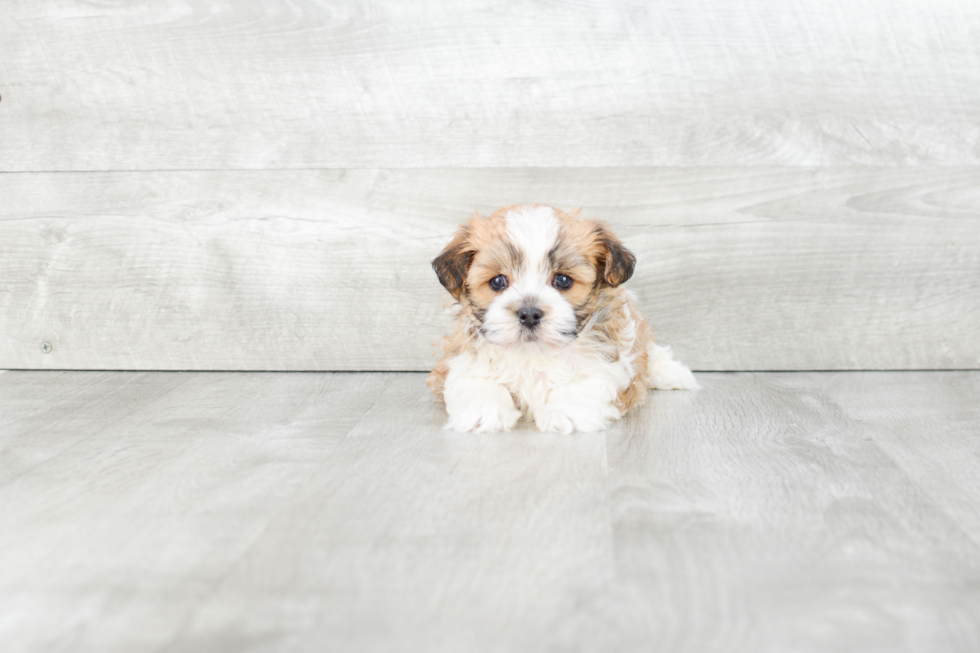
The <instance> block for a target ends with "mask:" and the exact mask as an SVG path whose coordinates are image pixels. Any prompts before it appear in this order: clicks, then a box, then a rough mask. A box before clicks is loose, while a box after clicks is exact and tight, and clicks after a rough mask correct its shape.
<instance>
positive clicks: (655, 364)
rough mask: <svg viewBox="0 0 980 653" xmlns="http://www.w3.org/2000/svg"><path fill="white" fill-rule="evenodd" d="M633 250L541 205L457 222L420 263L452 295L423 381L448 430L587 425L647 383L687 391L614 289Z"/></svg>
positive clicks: (623, 406)
mask: <svg viewBox="0 0 980 653" xmlns="http://www.w3.org/2000/svg"><path fill="white" fill-rule="evenodd" d="M635 263H636V258H635V257H634V256H633V254H632V253H631V252H630V251H629V250H628V249H626V248H625V247H623V244H622V243H621V242H620V241H619V240H618V239H617V238H616V237H615V236H614V235H613V234H612V232H610V231H609V228H608V227H607V226H606V225H605V224H603V223H601V222H596V221H593V220H581V219H579V218H578V216H577V215H568V214H566V213H563V212H561V211H558V210H556V209H553V208H551V207H548V206H540V205H519V206H509V207H505V208H502V209H500V210H499V211H497V212H496V213H494V214H493V215H491V216H490V217H489V218H483V217H480V215H479V214H477V215H476V216H475V217H474V218H473V219H471V220H470V221H469V222H468V223H467V224H465V225H463V226H462V227H460V229H459V231H458V232H457V233H456V235H455V237H454V238H453V239H452V241H451V242H450V243H449V245H448V246H447V247H446V249H445V250H444V251H443V252H442V253H441V254H440V255H439V256H438V257H436V259H435V260H434V261H432V267H433V268H434V269H435V271H436V274H437V275H438V276H439V281H440V282H441V283H442V285H443V286H445V288H446V290H448V291H449V292H450V293H451V294H452V296H453V298H454V299H455V300H456V301H455V302H454V303H453V310H454V311H455V322H454V325H453V332H452V334H451V335H449V336H447V337H446V338H445V339H444V340H443V343H442V350H443V351H442V358H441V360H440V361H439V363H438V364H437V365H436V367H435V369H434V370H433V371H432V373H431V374H430V375H429V379H428V384H429V385H430V386H431V387H432V389H433V392H434V393H435V394H436V395H437V396H438V397H440V398H442V399H443V401H444V402H445V404H446V410H447V411H448V413H449V422H448V424H447V425H446V426H447V427H448V428H452V429H455V430H457V431H506V430H509V429H511V428H513V427H514V425H515V424H516V423H517V421H518V419H520V417H521V415H522V413H523V414H526V415H527V416H528V417H529V418H532V419H533V420H534V423H535V424H536V425H537V427H538V428H539V429H540V430H542V431H552V432H557V433H571V432H572V431H597V430H601V429H604V428H606V427H607V426H608V425H609V423H610V422H613V421H615V420H617V419H619V418H620V417H622V416H623V415H624V414H625V413H626V411H628V410H629V409H630V408H632V407H633V406H635V405H637V404H639V403H641V402H642V401H643V400H644V399H645V398H646V394H647V389H648V388H659V389H684V390H690V389H694V388H697V387H698V385H697V383H696V382H695V380H694V376H693V375H692V374H691V371H690V370H689V369H688V368H687V367H685V366H684V365H682V364H681V363H679V362H677V361H675V360H674V359H673V356H672V355H671V352H670V349H669V348H667V347H660V346H658V345H655V344H654V342H653V333H652V332H651V330H650V326H649V324H647V321H646V320H645V319H644V318H643V316H642V315H641V314H640V312H639V310H638V309H637V307H636V296H635V295H634V294H633V293H632V292H630V291H628V290H626V289H625V288H623V286H622V284H623V283H624V282H626V281H627V280H628V279H629V278H630V276H632V274H633V268H634V265H635Z"/></svg>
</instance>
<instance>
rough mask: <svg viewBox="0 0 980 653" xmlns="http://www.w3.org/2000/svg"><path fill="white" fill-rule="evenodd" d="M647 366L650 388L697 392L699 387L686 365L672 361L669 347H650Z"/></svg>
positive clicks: (672, 356) (672, 357) (672, 355)
mask: <svg viewBox="0 0 980 653" xmlns="http://www.w3.org/2000/svg"><path fill="white" fill-rule="evenodd" d="M648 351H649V355H650V359H649V361H650V362H649V364H648V366H647V369H648V370H649V373H650V387H651V388H654V389H656V390H697V389H699V388H700V387H701V386H700V385H698V382H697V381H695V380H694V375H693V374H691V370H690V369H688V367H687V365H684V364H683V363H681V362H680V361H677V360H674V354H673V352H671V350H670V347H661V346H660V345H653V346H651V347H650V349H649V350H648Z"/></svg>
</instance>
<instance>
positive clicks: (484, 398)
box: [446, 385, 521, 433]
mask: <svg viewBox="0 0 980 653" xmlns="http://www.w3.org/2000/svg"><path fill="white" fill-rule="evenodd" d="M483 390H484V391H483V392H481V393H470V394H469V396H467V397H460V398H459V399H458V401H455V402H453V404H454V405H453V406H452V407H450V406H449V405H448V404H447V409H448V410H449V421H448V422H447V423H446V428H447V429H452V430H454V431H461V432H467V431H475V432H477V433H489V432H492V431H509V430H511V429H512V428H514V425H515V424H517V420H519V419H520V418H521V411H520V410H519V409H518V408H517V407H516V406H515V405H514V399H513V398H512V397H511V396H510V393H509V392H507V390H506V388H504V387H503V386H499V385H493V386H486V387H485V388H484V389H483Z"/></svg>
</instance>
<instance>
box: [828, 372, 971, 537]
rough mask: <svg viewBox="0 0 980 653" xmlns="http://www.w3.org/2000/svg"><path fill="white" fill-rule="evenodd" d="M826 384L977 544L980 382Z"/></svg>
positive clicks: (886, 379)
mask: <svg viewBox="0 0 980 653" xmlns="http://www.w3.org/2000/svg"><path fill="white" fill-rule="evenodd" d="M832 378H833V380H832V382H828V383H827V384H826V385H827V387H828V390H829V394H830V396H831V397H833V399H834V401H836V402H838V403H839V404H840V405H841V406H843V407H844V408H845V409H846V410H847V411H848V414H849V415H852V416H853V417H854V419H855V420H858V421H860V422H861V423H862V425H863V427H864V429H865V431H867V432H868V433H870V434H871V436H872V437H873V438H874V440H875V443H877V445H878V446H879V447H880V448H881V449H882V451H884V452H885V453H886V454H888V456H889V457H890V458H891V459H892V460H893V461H894V462H895V464H896V465H898V466H899V467H901V468H902V469H903V470H904V471H905V473H906V474H907V475H908V476H909V477H910V478H912V479H914V480H915V482H916V483H917V484H918V486H919V487H920V488H921V489H922V491H923V492H925V493H926V494H928V495H929V497H930V498H931V499H932V500H933V501H935V502H936V504H938V505H939V506H941V507H942V508H943V510H945V511H946V512H947V513H948V514H949V516H950V518H952V519H954V520H955V521H956V522H957V523H958V524H960V526H961V527H962V528H963V530H965V531H966V532H967V533H969V534H970V537H972V538H973V541H974V542H977V543H980V501H977V500H976V497H978V496H980V475H978V474H977V469H976V467H977V465H976V461H977V460H980V402H978V401H977V398H978V397H980V375H977V374H970V373H952V374H950V373H934V372H920V373H917V375H916V377H914V378H915V381H916V382H915V383H910V382H909V378H908V377H896V376H893V375H890V374H869V375H862V376H852V375H849V374H841V375H838V376H835V377H832ZM923 424H934V425H935V426H934V427H932V428H923V427H922V425H923Z"/></svg>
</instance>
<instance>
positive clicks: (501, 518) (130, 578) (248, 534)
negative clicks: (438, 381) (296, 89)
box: [0, 371, 980, 653]
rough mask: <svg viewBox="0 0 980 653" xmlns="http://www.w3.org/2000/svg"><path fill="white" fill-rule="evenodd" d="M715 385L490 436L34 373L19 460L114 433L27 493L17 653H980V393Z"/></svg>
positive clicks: (332, 379)
mask: <svg viewBox="0 0 980 653" xmlns="http://www.w3.org/2000/svg"><path fill="white" fill-rule="evenodd" d="M175 379H177V380H179V383H175ZM699 381H700V382H701V384H702V385H703V386H704V389H703V390H702V391H700V392H698V393H684V392H658V393H655V394H654V395H653V396H652V397H651V400H650V401H649V402H648V403H647V404H645V405H644V406H642V407H641V408H640V409H639V410H638V411H636V412H634V413H631V414H630V415H629V416H628V417H627V419H626V420H625V421H623V422H621V423H619V424H617V425H616V426H615V427H613V428H612V429H610V430H609V431H607V432H606V433H599V434H574V435H572V436H555V435H549V434H541V433H538V432H537V431H535V430H532V429H531V428H530V427H529V426H528V425H522V426H521V428H520V430H518V431H515V432H512V433H507V434H483V435H463V434H457V433H453V432H449V431H445V430H444V429H442V428H441V425H442V423H443V421H444V415H443V413H442V410H441V408H440V407H439V406H437V405H436V404H434V403H433V402H432V401H431V399H430V397H429V395H428V392H427V389H426V388H425V386H424V375H420V374H402V375H381V374H256V373H239V374H223V373H218V374H215V373H156V374H140V375H136V374H132V373H77V372H71V373H64V374H58V373H45V372H18V371H12V372H8V373H7V374H4V375H2V378H0V406H3V407H4V408H5V409H6V410H3V411H0V420H4V422H0V425H2V426H3V427H10V426H15V427H16V428H13V429H10V428H0V433H2V434H3V435H4V438H5V439H4V441H3V444H2V447H4V448H5V450H6V449H7V448H10V447H16V448H18V449H19V450H20V451H22V452H28V453H29V450H30V449H31V448H32V447H33V448H36V449H37V450H38V451H43V450H45V449H51V448H52V447H54V446H55V445H56V443H57V442H60V441H65V442H70V440H71V438H72V434H70V433H68V432H66V431H64V430H62V429H60V428H58V427H57V423H58V420H57V419H53V418H52V416H51V415H49V414H48V413H55V414H56V415H58V416H64V417H65V418H69V417H70V418H71V419H72V420H74V422H75V423H76V424H77V425H78V427H79V429H80V430H82V431H87V432H88V434H89V435H88V437H87V438H86V439H85V440H83V441H80V442H76V443H75V444H74V445H73V446H72V447H71V449H70V450H69V451H67V452H66V453H64V454H62V455H59V456H56V457H48V458H46V459H45V460H44V461H43V462H41V463H40V464H32V465H30V466H25V467H23V468H22V470H21V471H23V472H24V473H23V474H20V475H19V476H18V477H17V478H16V479H14V480H13V481H12V482H9V483H5V484H2V485H0V639H2V641H3V642H4V650H5V652H8V651H9V652H10V653H21V652H27V651H30V652H31V653H45V652H47V651H61V650H66V649H67V648H70V649H71V650H73V651H80V652H85V651H99V652H100V653H113V652H116V651H119V652H123V651H125V652H126V653H134V652H135V653H139V652H141V651H156V652H163V651H190V652H194V651H207V652H208V653H213V652H216V651H243V652H248V651H269V650H283V651H285V650H288V651H311V652H312V651H320V650H323V649H324V647H325V646H326V647H328V648H330V649H331V650H333V649H336V650H344V651H385V650H394V649H397V650H420V651H421V650H425V651H447V652H448V651H462V650H466V651H474V652H476V653H479V652H481V651H500V650H507V651H515V652H525V651H527V652H530V651H566V650H567V651H596V652H600V651H602V652H605V651H624V652H632V651H637V652H639V651H650V650H669V651H680V652H684V651H691V652H698V653H701V652H704V651H727V652H741V651H745V652H752V653H759V652H762V653H765V652H769V651H772V652H773V653H775V652H777V651H787V650H793V651H815V652H816V651H828V652H831V651H833V652H835V653H836V652H837V651H842V650H846V651H855V652H860V651H885V650H887V651H894V652H899V653H903V652H922V653H932V652H933V651H936V650H942V651H952V652H959V651H963V652H968V651H975V650H977V648H978V647H980V541H978V540H977V538H976V535H977V532H976V530H975V529H976V525H977V522H976V520H975V512H971V507H972V506H976V505H977V504H978V503H980V486H978V485H977V484H976V482H975V481H973V479H974V478H976V477H977V475H978V472H980V462H978V457H977V455H976V454H977V452H978V449H977V446H978V444H977V438H976V433H977V432H978V431H977V428H978V426H980V422H978V413H977V409H976V406H975V404H976V401H975V398H976V396H977V393H978V392H980V372H890V373H790V374H780V373H768V374H765V373H752V374H749V373H741V374H707V373H706V374H701V375H700V376H699ZM86 386H88V387H91V388H92V389H93V391H94V390H95V388H96V387H100V388H101V391H100V392H93V394H92V399H91V400H90V401H88V402H79V401H78V395H79V392H80V391H81V390H82V389H83V388H84V387H86ZM38 394H43V396H45V397H47V398H48V400H49V401H50V405H51V408H50V410H49V411H42V410H39V406H40V405H41V404H40V402H39V401H37V400H36V399H32V397H35V396H36V395H38ZM136 397H143V398H144V399H145V400H144V401H142V402H141V403H140V404H139V406H138V408H136V409H135V410H131V411H129V412H126V410H125V408H124V407H126V406H128V405H129V404H130V403H132V400H133V398H136ZM107 415H114V416H116V417H117V418H118V419H116V420H111V419H107ZM32 425H34V427H33V428H32V427H31V426H32ZM950 442H952V443H954V444H953V445H952V446H948V445H947V443H950ZM897 453H901V455H896V454H897ZM28 457H29V456H28ZM5 469H9V468H5ZM943 469H946V470H952V473H951V474H949V475H948V476H947V477H946V478H944V477H943V475H942V474H941V473H939V472H940V470H943ZM4 473H5V472H4Z"/></svg>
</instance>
